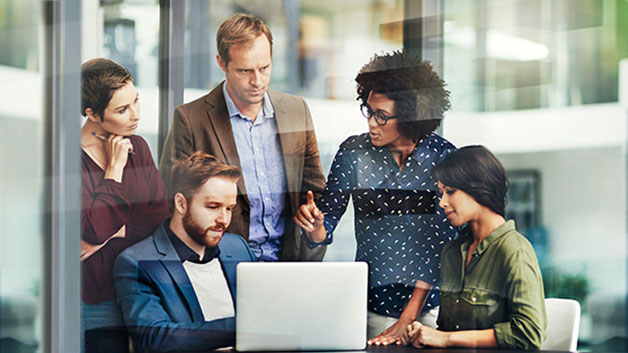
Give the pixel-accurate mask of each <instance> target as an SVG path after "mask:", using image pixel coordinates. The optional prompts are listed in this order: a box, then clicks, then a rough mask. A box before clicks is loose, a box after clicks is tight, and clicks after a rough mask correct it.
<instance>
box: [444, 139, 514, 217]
mask: <svg viewBox="0 0 628 353" xmlns="http://www.w3.org/2000/svg"><path fill="white" fill-rule="evenodd" d="M434 175H435V176H436V178H437V179H438V181H440V182H441V183H442V184H443V185H445V186H449V187H451V188H454V189H459V190H462V191H464V192H465V193H467V194H469V195H470V196H471V197H473V198H474V199H475V201H477V202H478V203H479V204H481V205H483V206H486V207H488V208H489V209H490V210H491V211H493V212H495V213H497V214H499V215H501V216H502V217H505V214H506V203H507V202H508V201H507V197H506V193H507V192H508V185H509V183H508V177H507V176H506V171H505V170H504V167H503V166H502V164H501V163H499V160H497V158H496V157H495V155H493V154H492V153H491V151H489V150H488V149H487V148H486V147H484V146H466V147H463V148H460V149H458V150H456V151H454V152H452V153H450V154H449V155H447V157H445V159H444V160H442V161H441V162H439V163H438V164H437V165H436V168H435V169H434Z"/></svg>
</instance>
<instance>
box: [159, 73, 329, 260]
mask: <svg viewBox="0 0 628 353" xmlns="http://www.w3.org/2000/svg"><path fill="white" fill-rule="evenodd" d="M223 84H224V82H223V83H221V84H219V85H218V86H217V87H216V88H214V89H213V90H212V91H211V92H209V94H207V95H205V96H203V97H201V98H198V99H196V100H194V101H192V102H189V103H186V104H182V105H180V106H178V107H177V108H176V109H175V111H174V119H173V121H172V126H171V127H170V131H169V132H168V137H166V142H165V144H164V148H163V151H162V154H161V160H160V162H159V170H160V173H161V175H162V177H163V179H164V181H165V182H166V185H167V186H170V172H171V168H172V163H173V162H174V161H176V160H177V159H179V158H185V157H187V156H189V155H190V154H192V153H194V152H195V151H199V150H201V151H205V152H207V153H209V154H211V155H213V156H215V157H216V158H218V159H219V160H221V161H223V162H225V163H227V164H230V165H234V166H237V167H238V168H241V165H240V157H239V156H238V151H237V148H236V143H235V139H234V137H233V131H232V129H231V121H230V119H229V113H228V112H227V105H226V103H225V96H224V94H223V90H222V85H223ZM268 95H269V97H270V101H271V103H272V105H273V108H274V110H275V118H276V120H277V129H278V130H279V140H280V143H281V149H282V151H283V161H284V168H285V171H286V179H287V185H288V196H289V200H290V202H289V207H290V209H291V214H292V216H294V214H295V213H296V211H297V209H298V207H299V206H300V205H301V204H302V203H304V202H305V193H306V192H307V191H308V190H312V191H313V192H314V193H315V194H319V193H320V192H321V191H322V190H323V188H324V187H325V176H324V175H323V171H322V169H321V162H320V158H319V154H318V145H317V142H316V135H315V134H314V126H313V124H312V117H311V116H310V110H309V108H308V106H307V103H306V102H305V100H303V98H301V97H296V96H292V95H289V94H285V93H281V92H279V91H275V90H272V89H269V90H268ZM249 214H250V206H249V200H248V198H247V196H246V189H245V187H244V179H243V178H240V180H239V181H238V201H237V205H236V207H235V209H234V210H233V216H232V219H231V224H230V225H229V228H228V229H227V231H228V232H230V233H235V234H239V235H241V236H242V237H243V238H244V239H247V240H248V238H249V220H250V219H249ZM301 234H302V233H301V229H300V228H299V227H298V226H297V225H296V224H295V223H294V221H292V219H290V220H288V222H287V223H286V233H285V234H284V239H283V250H282V253H281V257H280V258H281V260H283V261H295V260H306V261H317V260H318V261H320V260H322V258H323V256H324V255H325V247H319V248H316V249H314V250H312V249H309V247H308V246H307V245H306V244H305V242H304V240H303V239H301Z"/></svg>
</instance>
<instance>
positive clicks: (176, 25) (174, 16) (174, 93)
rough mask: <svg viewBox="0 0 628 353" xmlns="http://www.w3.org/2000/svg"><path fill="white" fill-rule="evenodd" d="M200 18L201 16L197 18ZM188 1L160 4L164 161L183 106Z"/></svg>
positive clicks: (162, 0) (166, 0)
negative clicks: (172, 126)
mask: <svg viewBox="0 0 628 353" xmlns="http://www.w3.org/2000/svg"><path fill="white" fill-rule="evenodd" d="M195 15H199V14H195ZM184 51H185V0H159V132H158V135H159V136H158V137H157V141H158V148H157V149H158V151H159V156H160V157H161V150H162V149H163V145H164V142H165V140H166V135H167V134H168V130H169V129H170V124H171V123H172V113H173V112H174V108H176V106H178V105H179V104H181V103H183V84H184Z"/></svg>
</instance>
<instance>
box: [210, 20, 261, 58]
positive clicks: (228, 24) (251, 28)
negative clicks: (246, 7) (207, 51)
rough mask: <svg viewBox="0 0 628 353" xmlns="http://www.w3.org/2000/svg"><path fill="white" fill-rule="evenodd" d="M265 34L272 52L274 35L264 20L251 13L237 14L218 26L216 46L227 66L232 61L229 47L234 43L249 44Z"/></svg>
mask: <svg viewBox="0 0 628 353" xmlns="http://www.w3.org/2000/svg"><path fill="white" fill-rule="evenodd" d="M262 34H263V35H265V36H266V39H268V43H269V44H270V53H271V55H272V52H273V35H272V33H270V29H269V28H268V26H266V24H265V23H264V21H262V20H261V19H259V18H258V17H256V16H253V15H249V14H242V13H240V14H235V15H233V16H232V17H231V18H229V19H228V20H226V21H225V22H223V23H222V24H221V25H220V28H218V33H216V46H217V47H218V55H220V57H221V58H222V60H223V61H224V62H225V66H226V65H227V64H229V61H231V56H230V55H229V48H231V46H232V45H234V44H247V43H251V42H253V41H254V40H255V39H257V37H259V36H261V35H262Z"/></svg>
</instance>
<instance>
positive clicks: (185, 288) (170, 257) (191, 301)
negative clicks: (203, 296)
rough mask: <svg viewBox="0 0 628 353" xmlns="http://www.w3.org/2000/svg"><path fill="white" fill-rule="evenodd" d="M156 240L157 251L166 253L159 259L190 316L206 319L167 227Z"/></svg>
mask: <svg viewBox="0 0 628 353" xmlns="http://www.w3.org/2000/svg"><path fill="white" fill-rule="evenodd" d="M165 226H166V225H165V223H162V225H161V227H165ZM154 241H155V247H156V248H157V251H159V253H161V254H162V255H164V257H163V258H161V259H160V260H159V261H160V262H161V263H162V265H163V266H164V267H165V268H166V270H167V271H168V273H169V274H170V277H171V278H172V281H173V282H174V285H175V286H177V288H179V290H180V291H181V294H182V295H183V298H184V299H185V301H186V303H187V306H188V310H189V312H190V316H192V320H193V321H194V322H201V321H205V317H204V316H203V311H202V309H201V305H200V303H199V302H198V298H197V297H196V292H194V287H192V282H190V279H189V278H188V275H187V273H186V272H185V268H183V264H182V263H181V259H180V258H179V255H178V254H177V252H176V250H174V247H173V246H172V243H170V240H169V239H168V235H167V234H166V230H165V228H164V229H161V231H160V232H156V233H155V237H154Z"/></svg>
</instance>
